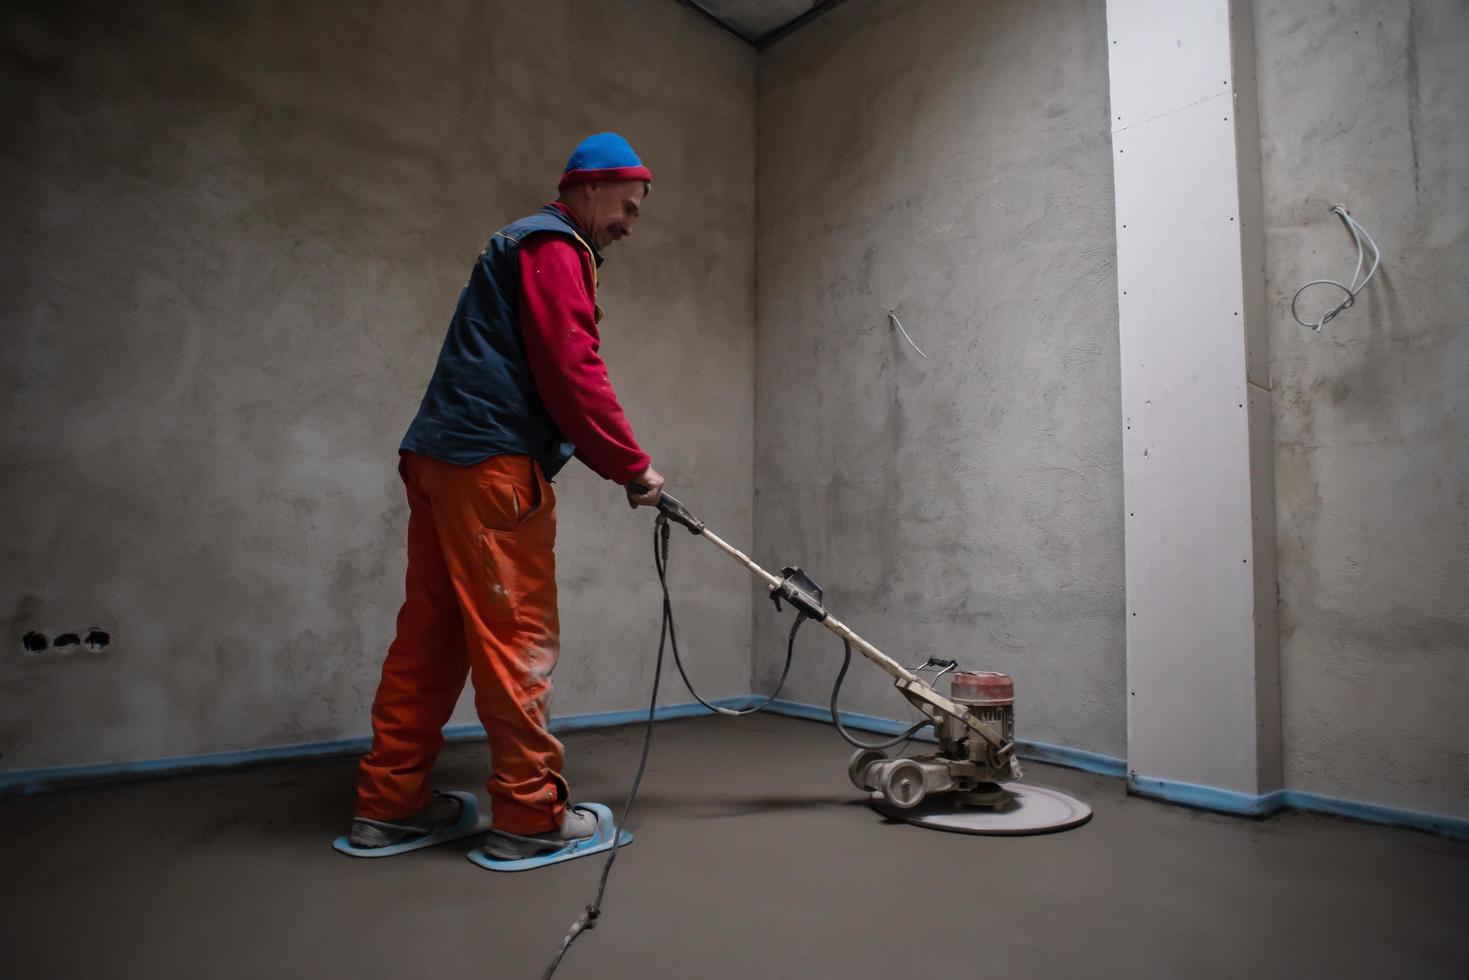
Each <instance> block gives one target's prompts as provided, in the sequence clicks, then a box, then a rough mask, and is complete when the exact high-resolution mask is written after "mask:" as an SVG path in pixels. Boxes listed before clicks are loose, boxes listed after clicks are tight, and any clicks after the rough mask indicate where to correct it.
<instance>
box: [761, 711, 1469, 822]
mask: <svg viewBox="0 0 1469 980" xmlns="http://www.w3.org/2000/svg"><path fill="white" fill-rule="evenodd" d="M752 700H755V699H753V698H752ZM757 703H758V702H757ZM770 710H771V711H774V712H775V713H777V714H781V715H788V716H790V717H792V718H807V719H810V720H813V721H824V722H827V723H828V724H830V723H831V709H830V708H827V707H825V706H821V705H814V704H805V703H802V702H800V701H785V700H778V701H775V702H774V703H772V704H771V706H770ZM841 717H842V724H843V725H846V726H847V727H848V728H858V729H862V730H863V731H869V732H878V733H881V734H884V735H896V734H897V733H898V732H901V731H905V730H907V728H908V727H909V725H910V724H911V722H904V721H897V720H895V719H892V718H879V717H877V716H875V715H863V714H857V713H856V712H852V711H843V712H841ZM914 741H933V736H931V735H921V736H918V737H916V738H915V739H914ZM1019 748H1020V757H1021V758H1022V759H1030V760H1032V761H1035V762H1044V763H1047V764H1050V765H1055V766H1064V767H1066V768H1068V769H1079V770H1081V771H1082V772H1089V773H1093V774H1095V775H1098V776H1111V777H1114V778H1119V779H1123V778H1125V779H1126V780H1127V788H1128V791H1129V792H1131V793H1134V794H1136V795H1138V796H1146V797H1150V798H1153V799H1158V800H1163V801H1164V802H1168V803H1180V804H1183V805H1185V806H1192V807H1198V808H1200V809H1204V810H1214V811H1218V812H1220V813H1229V814H1234V815H1237V816H1250V817H1263V816H1269V815H1270V814H1272V813H1275V812H1276V811H1278V810H1301V811H1304V812H1307V813H1326V814H1331V815H1333V816H1338V817H1349V818H1351V819H1353V820H1362V821H1366V822H1368V823H1377V824H1385V825H1387V826H1393V827H1410V828H1412V829H1414V830H1425V831H1429V832H1431V833H1436V834H1440V835H1442V836H1444V837H1449V838H1452V839H1455V840H1469V819H1465V818H1462V817H1450V816H1445V815H1442V814H1437V813H1423V812H1420V811H1417V810H1405V809H1401V808H1399V807H1391V806H1383V805H1381V804H1377V803H1363V802H1359V801H1357V800H1343V799H1338V798H1336V797H1331V796H1322V795H1320V794H1318V793H1309V792H1306V791H1304V790H1295V789H1279V790H1275V791H1274V792H1271V793H1266V794H1264V795H1261V796H1251V795H1249V794H1247V793H1238V792H1234V791H1232V790H1227V789H1220V788H1218V787H1215V786H1200V785H1197V784H1194V783H1185V782H1179V781H1177V780H1169V779H1156V778H1152V777H1147V776H1137V775H1132V774H1129V773H1128V771H1127V761H1126V760H1125V759H1119V758H1117V757H1116V756H1111V755H1104V754H1102V753H1100V752H1089V751H1087V750H1086V749H1074V748H1071V747H1070V746H1065V745H1053V744H1051V743H1049V742H1033V741H1029V740H1026V739H1021V740H1020V742H1019Z"/></svg>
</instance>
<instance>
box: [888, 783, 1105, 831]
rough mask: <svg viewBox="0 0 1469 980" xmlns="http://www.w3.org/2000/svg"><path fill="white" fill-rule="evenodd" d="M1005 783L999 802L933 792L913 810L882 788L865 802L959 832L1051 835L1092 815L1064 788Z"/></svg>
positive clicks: (891, 814) (907, 819)
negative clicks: (972, 802) (974, 801)
mask: <svg viewBox="0 0 1469 980" xmlns="http://www.w3.org/2000/svg"><path fill="white" fill-rule="evenodd" d="M1004 788H1005V795H1006V796H1007V797H1009V798H1008V799H1007V800H1005V801H1004V802H1002V803H1000V804H999V805H998V806H967V805H965V804H963V803H961V802H959V801H958V800H956V799H955V798H954V796H953V795H952V794H944V793H937V794H934V795H931V796H929V797H928V798H926V799H925V800H923V802H921V803H919V804H918V805H917V806H915V807H912V808H911V809H901V808H899V807H896V806H893V805H892V804H891V803H889V802H888V801H887V800H885V799H883V795H882V793H873V794H872V795H871V796H870V797H868V801H867V802H868V803H869V804H871V806H872V808H873V809H874V810H876V811H878V812H879V813H881V814H883V815H884V816H887V817H891V818H892V819H894V820H902V821H905V822H907V823H911V824H917V825H918V826H920V827H928V828H929V829H931V830H948V831H952V832H954V833H957V834H990V835H994V836H1000V837H1018V836H1022V835H1025V834H1049V833H1054V832H1055V831H1058V830H1070V829H1071V828H1072V827H1080V826H1081V825H1082V824H1084V823H1086V822H1087V821H1088V820H1090V819H1091V818H1092V808H1091V807H1089V806H1087V805H1086V804H1085V803H1083V802H1082V801H1081V800H1078V799H1076V798H1075V797H1074V796H1067V795H1066V794H1065V793H1062V792H1061V791H1060V790H1054V789H1048V788H1047V787H1045V786H1030V785H1027V784H1025V783H1005V784H1004Z"/></svg>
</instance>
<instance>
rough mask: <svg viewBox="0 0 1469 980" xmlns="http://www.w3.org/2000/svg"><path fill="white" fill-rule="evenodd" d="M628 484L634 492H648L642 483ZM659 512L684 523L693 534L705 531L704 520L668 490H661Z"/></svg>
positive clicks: (674, 520)
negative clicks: (691, 511) (690, 511)
mask: <svg viewBox="0 0 1469 980" xmlns="http://www.w3.org/2000/svg"><path fill="white" fill-rule="evenodd" d="M628 486H629V487H631V488H632V490H633V492H634V493H647V492H648V488H647V487H645V486H643V485H642V484H641V483H629V484H628ZM658 512H659V513H660V514H662V515H663V516H664V517H666V518H668V519H669V520H670V521H673V522H675V523H678V524H682V525H683V526H684V527H686V528H688V529H689V531H690V533H692V534H703V533H704V522H703V521H701V520H699V519H698V518H697V517H695V516H694V515H693V514H691V513H689V509H688V508H687V507H685V506H684V505H683V504H682V503H680V502H679V500H678V498H677V497H674V496H673V495H672V494H670V493H668V492H667V491H666V490H665V491H662V492H660V493H659V495H658Z"/></svg>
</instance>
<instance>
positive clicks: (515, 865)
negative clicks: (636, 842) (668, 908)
mask: <svg viewBox="0 0 1469 980" xmlns="http://www.w3.org/2000/svg"><path fill="white" fill-rule="evenodd" d="M573 806H574V807H575V809H578V810H585V811H587V812H588V813H592V814H595V815H596V818H597V832H596V833H595V834H593V835H592V836H590V837H587V838H585V839H583V840H579V841H573V842H571V843H570V844H567V845H566V846H565V847H563V848H561V849H560V850H556V851H547V852H546V853H545V854H537V855H536V856H535V857H528V858H519V859H517V860H513V861H502V860H500V859H499V858H494V857H490V855H488V854H486V853H485V849H484V848H482V847H476V848H475V849H474V850H472V851H470V852H469V860H471V861H473V862H474V863H475V864H477V865H479V866H480V867H481V868H488V869H489V870H491V871H529V870H531V869H532V868H544V867H546V866H547V865H550V864H560V863H561V862H562V861H574V860H576V859H577V858H582V857H590V856H591V855H593V854H601V853H602V852H603V851H609V850H611V849H612V841H613V836H612V835H613V833H614V831H616V821H615V820H614V819H613V817H612V811H611V810H609V809H607V807H605V806H603V805H602V804H601V803H576V804H573ZM631 843H632V834H631V833H630V832H629V831H626V830H624V831H621V832H620V833H619V834H618V845H617V846H618V847H626V846H627V845H628V844H631Z"/></svg>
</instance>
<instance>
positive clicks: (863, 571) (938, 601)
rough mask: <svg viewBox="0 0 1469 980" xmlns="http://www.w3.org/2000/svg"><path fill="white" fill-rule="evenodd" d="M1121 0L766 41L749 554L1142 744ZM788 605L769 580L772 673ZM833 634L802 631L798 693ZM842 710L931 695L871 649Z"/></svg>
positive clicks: (843, 15)
mask: <svg viewBox="0 0 1469 980" xmlns="http://www.w3.org/2000/svg"><path fill="white" fill-rule="evenodd" d="M1104 13H1105V10H1104V4H1103V3H1102V2H1101V0H1086V2H1076V0H1071V2H1020V0H1013V2H987V3H983V4H980V3H973V2H970V0H907V2H892V0H852V2H849V3H846V4H843V5H841V6H840V7H837V8H835V9H834V10H833V11H831V12H830V13H828V14H827V15H825V16H823V17H822V18H820V19H819V20H818V21H816V22H814V23H813V24H811V25H810V26H808V27H806V28H803V29H802V30H801V31H800V32H799V33H797V34H795V35H793V36H791V37H790V38H788V39H786V40H784V41H781V42H780V43H778V44H776V45H774V46H773V47H771V48H769V49H767V50H766V51H765V52H763V53H762V55H761V63H760V103H759V113H760V157H759V163H758V167H759V201H760V221H759V247H758V249H757V255H758V266H759V274H758V282H759V295H758V301H757V310H758V312H757V358H756V362H757V369H756V391H757V392H758V398H757V402H756V423H755V443H756V460H757V469H756V497H755V499H756V518H755V531H756V537H755V546H756V547H755V555H756V557H757V559H759V560H761V561H764V562H766V563H768V564H769V565H771V566H773V567H774V568H779V567H780V566H781V565H782V564H783V563H787V562H791V563H799V564H801V565H803V566H805V567H806V568H807V569H808V570H810V572H811V573H812V574H813V575H814V577H815V578H816V579H817V581H819V582H821V583H822V584H823V585H824V586H826V589H827V596H828V599H829V602H830V604H831V606H832V608H833V609H834V610H835V611H836V612H837V614H838V615H840V616H842V618H843V619H845V620H846V621H847V622H848V623H849V624H851V625H852V626H853V627H854V628H855V629H856V630H857V631H858V632H860V633H862V634H863V635H864V636H866V637H868V638H869V639H870V640H872V641H873V642H874V643H876V644H877V645H878V646H879V647H882V648H883V649H885V650H887V651H889V652H890V653H892V654H893V655H894V656H896V657H897V658H899V659H900V660H903V661H905V662H910V663H914V662H921V661H922V660H924V659H925V658H926V657H928V656H929V655H934V656H939V657H953V658H957V659H959V660H960V661H961V662H963V663H964V664H965V665H967V666H970V667H989V668H995V669H999V670H1004V671H1007V672H1009V673H1012V674H1013V675H1014V676H1015V679H1016V684H1017V697H1018V699H1019V705H1018V711H1019V724H1020V729H1021V734H1022V736H1023V737H1025V738H1030V739H1038V740H1043V741H1050V742H1057V743H1063V744H1066V745H1070V746H1075V747H1078V748H1083V749H1090V750H1094V751H1099V752H1106V753H1110V754H1113V755H1122V754H1124V751H1125V729H1126V723H1125V710H1126V695H1125V690H1124V683H1125V680H1124V667H1123V660H1124V641H1123V622H1122V620H1123V608H1124V603H1123V570H1122V560H1121V558H1122V555H1121V553H1122V521H1123V517H1122V491H1121V476H1122V467H1121V445H1120V443H1121V430H1122V425H1121V420H1120V417H1119V411H1120V409H1119V394H1118V392H1119V389H1118V360H1117V358H1118V354H1117V307H1116V293H1115V289H1116V276H1115V268H1114V259H1115V249H1114V240H1113V227H1112V221H1113V217H1112V212H1113V195H1112V185H1111V166H1110V153H1111V149H1110V145H1111V144H1110V139H1109V129H1108V125H1107V57H1106V50H1105V47H1106V27H1105V19H1104ZM890 309H891V310H895V311H896V312H897V315H898V317H899V318H900V319H901V320H902V321H903V323H904V325H905V326H906V327H907V328H908V330H909V331H910V332H911V333H912V334H913V336H914V338H915V340H916V341H917V342H918V344H919V346H920V347H922V348H923V349H924V351H925V352H926V353H927V354H928V355H929V357H928V359H927V360H925V359H923V358H920V357H919V356H918V355H917V354H916V353H914V351H913V350H912V349H911V348H909V347H907V346H906V345H905V344H904V342H903V341H902V339H901V338H900V337H899V336H898V334H897V332H896V331H895V330H894V329H893V328H892V327H891V326H890V325H889V323H888V321H887V319H886V314H887V312H888V310H890ZM787 622H788V620H787V619H784V618H783V619H781V620H780V621H779V622H777V621H776V620H775V618H774V613H773V610H772V609H771V608H770V605H769V603H761V604H759V605H758V607H757V610H756V614H755V644H756V650H757V663H756V665H757V671H756V674H757V677H756V680H757V686H758V687H761V688H768V686H769V685H771V684H773V683H774V680H775V677H776V675H777V674H778V671H779V666H780V663H781V659H782V657H783V655H784V639H785V636H784V629H783V627H784V625H785V624H786V623H787ZM840 654H841V648H840V645H839V644H838V643H837V641H835V640H834V639H833V638H831V637H830V636H829V635H828V634H826V633H824V632H822V631H820V630H818V629H815V628H808V630H807V632H806V635H805V637H804V642H803V645H802V647H801V649H800V650H799V651H798V662H797V665H796V667H795V669H794V671H793V673H792V680H791V682H790V684H789V687H788V690H787V696H789V697H792V698H794V699H797V700H801V701H806V702H811V703H818V704H825V703H826V701H827V698H828V696H829V693H830V687H831V682H832V679H833V676H834V674H835V673H836V670H837V666H838V664H839V662H840ZM843 707H844V708H848V709H851V710H855V711H861V712H865V713H871V714H876V715H882V716H886V717H899V716H904V715H905V714H907V713H908V712H907V709H906V706H905V702H903V701H902V700H901V698H900V697H899V696H898V695H897V694H896V693H895V692H893V690H892V689H891V686H890V684H889V682H888V680H887V677H886V675H884V674H882V673H881V672H880V671H878V670H876V669H875V668H873V667H871V666H869V665H867V664H866V663H863V662H859V663H857V664H856V665H855V667H854V669H853V671H852V673H850V674H849V675H848V683H847V688H846V691H845V693H844V701H843Z"/></svg>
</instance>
